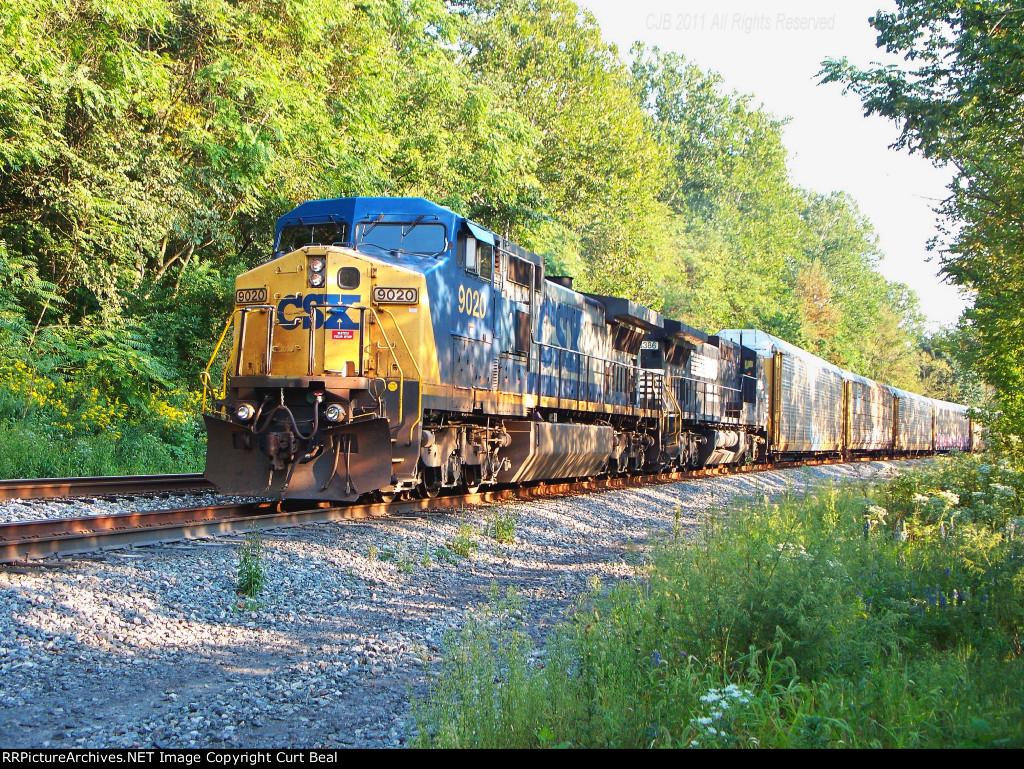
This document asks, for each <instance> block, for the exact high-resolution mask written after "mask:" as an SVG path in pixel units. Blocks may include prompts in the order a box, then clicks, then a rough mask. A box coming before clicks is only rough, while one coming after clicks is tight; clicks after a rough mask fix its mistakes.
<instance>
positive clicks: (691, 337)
mask: <svg viewBox="0 0 1024 769" xmlns="http://www.w3.org/2000/svg"><path fill="white" fill-rule="evenodd" d="M651 338H652V339H676V340H683V341H686V342H689V343H690V344H692V345H698V344H705V343H706V342H707V341H708V335H707V334H705V333H704V332H703V331H701V330H700V329H699V328H694V327H693V326H691V325H689V324H686V323H683V322H682V321H681V320H673V319H672V318H665V319H664V323H663V329H662V330H661V331H654V332H652V333H651Z"/></svg>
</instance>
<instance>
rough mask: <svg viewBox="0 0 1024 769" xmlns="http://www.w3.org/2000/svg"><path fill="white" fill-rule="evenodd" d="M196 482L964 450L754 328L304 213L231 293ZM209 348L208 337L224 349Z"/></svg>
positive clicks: (903, 402)
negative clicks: (586, 289)
mask: <svg viewBox="0 0 1024 769" xmlns="http://www.w3.org/2000/svg"><path fill="white" fill-rule="evenodd" d="M232 322H233V328H234V330H233V345H232V347H231V351H230V354H229V357H228V361H227V369H226V370H225V372H224V376H223V379H222V380H221V382H220V386H219V387H216V386H214V384H213V383H212V381H211V378H210V376H209V370H208V372H207V376H206V380H205V381H206V384H207V388H208V390H210V391H215V392H214V395H215V401H214V405H213V408H212V410H210V412H209V413H207V414H206V415H205V419H206V426H207V431H208V453H207V462H206V477H207V478H208V479H210V480H211V481H212V482H213V483H215V484H216V485H217V486H218V487H219V488H220V489H221V491H223V492H231V493H245V494H260V495H270V496H276V497H282V498H298V499H310V500H329V501H351V500H355V499H357V498H359V497H360V496H363V495H366V494H370V493H376V494H379V495H384V496H385V497H388V496H390V495H393V494H397V493H402V492H412V491H417V492H418V493H420V494H423V495H427V496H433V495H436V494H437V493H439V492H440V491H441V490H442V489H447V488H462V489H476V488H478V487H480V486H481V485H485V484H515V483H520V482H526V481H533V480H538V479H556V478H574V477H586V476H595V475H601V474H605V473H625V472H634V471H658V470H665V469H669V468H694V467H702V466H708V465H718V464H729V463H738V462H764V461H768V460H769V459H771V458H779V457H807V456H844V455H845V456H848V455H854V454H862V455H871V454H874V455H879V456H881V455H889V454H893V453H926V452H933V451H948V450H952V449H960V450H969V449H970V448H971V447H972V444H973V442H974V436H975V431H974V428H973V425H972V422H971V420H970V419H969V418H968V415H967V410H966V408H965V407H963V406H959V405H956V404H950V403H943V402H938V401H934V400H929V399H927V398H923V397H922V396H918V395H914V394H912V393H908V392H903V391H900V390H896V389H894V388H891V387H886V386H884V385H880V384H878V383H876V382H873V381H871V380H869V379H866V378H864V377H860V376H857V375H855V374H852V373H850V372H847V371H844V370H842V369H840V368H838V367H836V366H833V365H831V364H829V363H827V362H825V361H823V360H821V359H819V358H816V357H814V356H813V355H810V354H809V353H807V352H804V351H802V350H800V349H798V348H796V347H794V346H792V345H790V344H787V343H786V342H784V341H783V340H781V339H777V338H775V337H773V336H771V335H769V334H766V333H764V332H761V331H755V330H740V329H736V330H726V331H721V332H720V333H718V334H717V335H713V336H712V335H708V334H706V333H704V332H702V331H700V330H699V329H696V328H692V327H690V326H688V325H686V324H685V323H681V322H679V321H675V320H671V319H668V318H664V317H662V316H661V315H659V314H658V313H657V312H654V311H653V310H650V309H648V308H646V307H643V306H641V305H638V304H636V303H634V302H632V301H630V300H628V299H623V298H618V297H610V296H600V295H596V294H585V293H579V292H576V291H574V290H573V288H572V279H571V278H567V277H560V276H549V275H546V274H545V271H544V263H543V260H542V259H541V258H540V257H539V256H537V255H536V254H533V253H530V252H529V251H527V250H524V249H523V248H520V247H519V246H517V245H515V244H514V243H511V242H510V241H508V240H506V239H505V238H503V237H501V236H499V235H497V234H495V233H494V232H491V231H490V230H488V229H486V228H484V227H481V226H479V225H477V224H475V223H473V222H471V221H469V220H468V219H465V218H463V217H462V216H459V215H457V214H455V213H453V212H452V211H450V210H448V209H446V208H442V207H440V206H437V205H435V204H433V203H431V202H429V201H427V200H423V199H420V198H371V197H357V198H341V199H335V200H319V201H312V202H308V203H304V204H302V205H300V206H299V207H298V208H296V209H294V210H293V211H291V212H289V213H288V214H286V215H285V216H283V217H281V218H280V219H279V220H278V223H277V228H276V233H275V237H274V248H273V258H272V259H270V260H269V261H267V262H265V263H264V264H261V265H260V266H258V267H256V268H255V269H253V270H250V271H249V272H246V273H245V274H243V275H241V276H239V277H238V278H237V281H236V289H235V310H234V314H233V318H232ZM223 338H224V337H223V336H222V339H223Z"/></svg>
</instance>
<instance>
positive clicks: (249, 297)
mask: <svg viewBox="0 0 1024 769" xmlns="http://www.w3.org/2000/svg"><path fill="white" fill-rule="evenodd" d="M265 301H267V289H265V288H240V289H238V290H236V291H235V304H257V303H259V302H265Z"/></svg>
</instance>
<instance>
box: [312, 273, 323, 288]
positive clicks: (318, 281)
mask: <svg viewBox="0 0 1024 769" xmlns="http://www.w3.org/2000/svg"><path fill="white" fill-rule="evenodd" d="M323 284H324V274H323V273H322V272H311V273H310V274H309V285H311V286H312V287H313V288H319V287H320V286H322V285H323Z"/></svg>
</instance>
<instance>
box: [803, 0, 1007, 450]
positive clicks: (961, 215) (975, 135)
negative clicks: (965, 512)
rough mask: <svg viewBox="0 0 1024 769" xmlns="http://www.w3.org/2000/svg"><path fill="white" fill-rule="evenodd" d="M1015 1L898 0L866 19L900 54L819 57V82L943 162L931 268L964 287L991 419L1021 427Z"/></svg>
mask: <svg viewBox="0 0 1024 769" xmlns="http://www.w3.org/2000/svg"><path fill="white" fill-rule="evenodd" d="M1022 19H1024V9H1022V8H1021V7H1020V6H1019V4H1014V3H1011V2H1002V1H1000V0H983V1H980V2H969V3H968V2H962V1H960V0H899V1H898V2H897V9H896V11H895V12H892V13H883V12H879V13H878V14H877V15H875V16H874V17H873V18H872V19H871V20H870V23H871V25H872V26H873V27H874V28H875V29H876V30H877V31H878V33H879V34H878V45H879V47H881V48H884V49H885V50H886V51H887V52H888V53H890V54H896V55H899V56H902V57H903V59H904V64H902V65H889V66H884V67H874V68H871V69H860V68H858V67H855V66H854V65H852V64H851V63H850V62H849V61H847V60H846V59H839V60H828V61H826V62H825V63H824V69H823V76H824V78H823V79H824V82H837V83H841V84H843V86H844V89H845V90H847V91H852V92H853V93H855V94H857V95H858V96H859V97H860V98H861V100H862V102H863V104H864V108H865V112H866V114H869V115H870V114H877V115H881V116H883V117H886V118H889V119H891V120H893V121H895V122H896V123H897V124H898V125H899V126H900V129H901V133H900V137H899V139H898V140H897V142H896V143H895V145H894V146H895V148H897V149H907V150H909V151H911V152H916V153H920V154H922V155H924V156H925V157H927V158H929V159H931V160H932V161H933V162H934V163H936V164H939V165H945V164H948V165H951V166H952V167H953V168H954V169H955V173H954V179H953V181H952V182H951V184H950V186H949V197H948V198H947V199H946V200H945V201H944V202H943V204H942V205H941V206H940V207H939V212H940V213H941V214H942V215H944V217H945V226H944V227H943V228H942V230H941V232H940V234H939V236H938V237H937V238H936V239H935V241H934V244H933V246H934V248H936V250H937V251H938V252H939V255H940V260H941V264H942V271H943V272H944V273H945V274H946V275H948V276H949V277H950V278H951V280H952V281H953V282H954V283H955V284H956V285H959V286H963V287H965V288H968V289H971V290H972V291H974V292H975V295H976V300H975V304H974V307H973V308H972V309H970V310H968V312H967V317H968V319H969V323H970V327H971V329H972V334H973V336H974V338H975V339H976V341H977V347H976V348H975V349H974V350H973V351H972V352H971V357H972V358H973V361H974V364H975V365H976V366H977V367H978V370H979V371H981V372H982V373H983V375H984V377H985V379H986V381H988V382H989V383H991V384H992V385H993V386H994V387H995V389H996V393H997V402H998V408H999V410H1000V411H1001V414H1002V416H1001V418H1000V419H999V420H998V423H997V424H998V426H999V427H1000V428H1001V429H1002V430H1004V431H1006V432H1007V433H1008V434H1010V435H1016V436H1021V435H1024V325H1022V324H1021V322H1020V318H1021V314H1020V308H1021V306H1024V267H1022V260H1021V255H1022V254H1021V249H1022V243H1024V238H1022V235H1021V229H1020V223H1021V222H1022V221H1024V142H1022V141H1021V137H1022V136H1024V27H1022V24H1021V21H1022Z"/></svg>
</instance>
